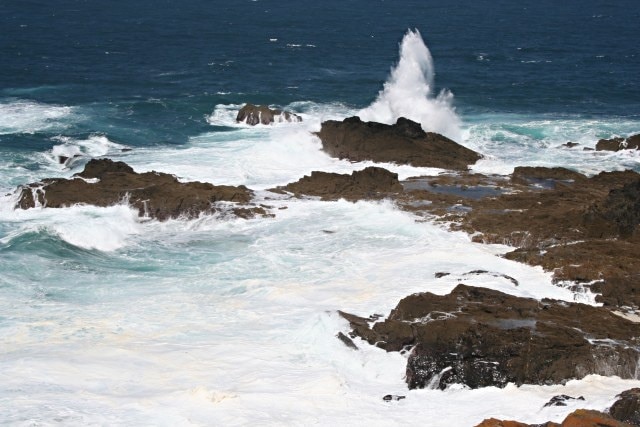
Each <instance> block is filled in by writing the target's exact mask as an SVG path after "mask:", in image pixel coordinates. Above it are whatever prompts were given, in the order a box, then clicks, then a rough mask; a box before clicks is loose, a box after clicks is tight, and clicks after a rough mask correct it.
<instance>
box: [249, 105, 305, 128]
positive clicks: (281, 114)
mask: <svg viewBox="0 0 640 427" xmlns="http://www.w3.org/2000/svg"><path fill="white" fill-rule="evenodd" d="M301 121H302V117H300V116H298V115H297V114H294V113H291V112H289V111H283V110H278V109H271V108H269V107H268V106H266V105H253V104H246V105H244V106H243V107H242V108H241V109H240V111H238V115H237V116H236V122H238V123H246V124H248V125H251V126H255V125H257V124H263V125H269V124H271V123H279V122H301Z"/></svg>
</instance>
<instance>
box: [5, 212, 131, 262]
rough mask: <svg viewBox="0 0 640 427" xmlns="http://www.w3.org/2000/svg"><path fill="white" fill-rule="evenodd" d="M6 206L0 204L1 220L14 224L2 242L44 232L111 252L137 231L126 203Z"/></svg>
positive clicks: (128, 240)
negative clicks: (44, 206)
mask: <svg viewBox="0 0 640 427" xmlns="http://www.w3.org/2000/svg"><path fill="white" fill-rule="evenodd" d="M3 202H9V201H8V200H3ZM8 206H9V203H3V208H2V209H0V220H1V221H3V222H6V223H8V224H11V223H13V224H15V225H16V227H15V229H14V230H13V231H12V232H11V233H10V234H9V235H8V236H4V237H3V238H2V239H0V242H1V243H4V244H9V243H10V242H11V240H12V239H14V238H16V237H17V236H20V235H22V234H24V233H30V232H40V231H44V232H47V233H49V234H51V235H55V236H57V237H59V238H60V239H62V240H64V241H65V242H67V243H69V244H71V245H74V246H77V247H79V248H83V249H97V250H100V251H114V250H117V249H120V248H122V247H125V246H126V245H127V244H128V243H129V242H130V237H131V236H133V235H136V234H138V233H139V232H140V224H139V220H138V213H137V211H135V210H133V209H131V208H130V207H129V206H126V205H116V206H111V207H106V208H100V207H95V206H72V207H68V208H61V209H46V208H42V207H38V208H32V209H27V210H21V209H17V210H13V209H9V208H8Z"/></svg>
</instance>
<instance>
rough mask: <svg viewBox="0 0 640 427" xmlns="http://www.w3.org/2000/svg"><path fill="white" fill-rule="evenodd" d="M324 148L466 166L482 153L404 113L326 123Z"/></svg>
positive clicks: (356, 156) (379, 158)
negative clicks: (381, 119)
mask: <svg viewBox="0 0 640 427" xmlns="http://www.w3.org/2000/svg"><path fill="white" fill-rule="evenodd" d="M317 135H318V137H319V138H320V140H321V141H322V148H323V150H324V151H325V152H327V153H328V154H329V155H330V156H332V157H338V158H341V159H342V158H345V159H349V160H351V161H357V162H359V161H364V160H372V161H374V162H391V163H398V164H409V165H412V166H427V167H436V168H443V169H459V170H464V169H467V167H468V166H469V165H471V164H473V163H475V162H476V161H478V160H479V159H480V158H481V156H480V155H479V154H478V153H476V152H475V151H472V150H469V149H468V148H465V147H463V146H462V145H460V144H458V143H456V142H454V141H452V140H450V139H449V138H447V137H444V136H442V135H439V134H437V133H432V132H424V131H423V130H422V128H421V127H420V124H419V123H416V122H413V121H411V120H409V119H405V118H403V117H401V118H399V119H398V121H397V122H396V124H394V125H386V124H382V123H376V122H363V121H362V120H360V118H359V117H350V118H348V119H345V120H343V121H342V122H339V121H335V120H329V121H326V122H324V123H322V127H321V129H320V132H318V133H317Z"/></svg>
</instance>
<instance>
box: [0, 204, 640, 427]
mask: <svg viewBox="0 0 640 427" xmlns="http://www.w3.org/2000/svg"><path fill="white" fill-rule="evenodd" d="M273 203H274V204H275V205H276V207H278V206H281V205H286V206H288V209H284V210H278V211H277V212H278V215H277V217H276V218H273V219H254V220H250V221H245V220H232V221H220V220H215V219H213V218H207V217H203V218H200V219H199V220H197V221H192V222H188V223H185V222H184V221H178V220H172V221H168V222H165V223H157V222H147V223H142V224H137V223H136V224H137V225H135V227H137V229H138V231H139V233H133V234H129V237H128V238H129V239H130V246H128V247H127V249H124V248H123V249H121V250H120V251H117V252H115V253H114V254H113V255H112V256H111V257H110V258H98V259H97V261H96V260H92V259H91V258H85V259H83V260H82V261H83V263H78V264H73V263H68V262H70V261H73V260H72V259H70V260H65V259H61V261H64V262H65V265H66V266H67V267H66V268H63V269H59V268H56V269H54V270H53V271H50V272H48V273H47V274H46V275H43V276H42V277H39V280H37V281H26V282H25V281H24V279H23V281H22V283H20V284H17V283H13V281H14V280H15V281H18V280H20V278H21V277H23V276H21V275H16V274H13V273H12V270H10V269H8V268H7V267H8V265H7V264H6V261H4V259H1V260H0V262H2V263H4V264H2V265H3V266H4V267H5V268H7V273H8V274H6V275H4V276H3V278H2V280H3V283H4V285H5V286H4V287H0V292H3V293H4V292H7V291H8V289H19V290H20V291H19V293H18V294H16V295H14V296H13V298H0V312H2V313H3V316H6V317H8V318H10V319H11V321H10V322H5V323H4V325H3V330H2V331H3V332H2V333H1V334H0V346H1V348H2V349H3V357H2V358H0V380H1V383H2V388H1V390H0V404H2V405H3V407H4V408H6V410H5V411H2V413H0V423H8V424H11V423H17V424H20V423H26V422H29V421H32V422H39V421H38V420H45V421H46V420H50V419H58V420H60V422H61V423H66V424H78V423H80V424H99V423H102V424H112V425H114V424H115V425H117V424H127V425H132V424H160V425H166V424H180V425H192V424H193V425H202V424H210V423H211V422H214V423H215V424H220V425H247V424H260V425H283V424H286V425H306V424H309V423H315V424H319V425H356V424H363V423H366V424H370V425H380V426H382V425H385V426H387V425H415V424H417V423H420V424H422V423H423V422H424V417H425V414H428V417H429V420H430V422H429V424H430V425H433V426H445V425H446V426H449V425H474V424H476V423H478V422H479V421H480V420H482V419H483V418H485V417H488V416H501V417H505V418H511V419H513V418H517V419H520V420H523V421H528V422H542V421H547V420H550V419H551V420H558V419H561V418H562V417H564V416H565V415H566V414H567V413H569V412H571V411H572V410H573V409H574V408H575V405H573V404H569V406H568V407H554V408H549V409H542V406H543V404H544V403H546V402H547V401H548V400H549V399H550V398H551V397H552V396H554V395H557V394H570V395H583V396H585V399H586V400H585V401H584V402H580V406H581V407H587V408H595V409H604V408H605V407H606V406H607V405H608V404H610V402H611V400H612V399H613V398H614V396H615V395H616V394H617V393H619V392H620V391H622V390H624V389H626V388H630V387H633V386H638V385H639V384H640V383H639V382H638V381H622V380H620V379H617V378H603V377H596V376H591V377H587V378H585V379H583V380H581V381H571V382H569V383H568V384H567V385H566V386H549V387H534V386H523V387H520V388H516V387H513V386H509V387H507V389H506V390H500V389H496V388H486V389H482V390H466V389H463V388H460V387H454V388H452V389H450V390H447V391H444V392H442V391H437V390H415V391H409V390H407V388H406V385H405V383H404V380H403V376H404V367H405V363H406V360H405V359H404V357H403V356H402V355H400V354H398V353H386V352H385V351H383V350H381V349H378V348H375V347H373V346H369V345H367V344H364V343H362V342H361V341H359V340H356V342H357V344H358V345H359V346H360V347H361V349H360V351H353V350H351V349H348V348H347V347H346V346H344V345H343V344H342V343H341V342H340V341H338V340H337V339H336V338H335V334H336V333H337V332H338V331H346V330H347V329H348V325H347V322H346V321H344V320H343V319H341V318H340V317H339V316H338V315H337V314H336V313H335V310H336V309H343V310H345V311H348V312H353V313H355V314H360V315H368V314H371V313H383V314H386V313H388V311H389V310H390V309H391V308H392V307H393V306H394V305H395V304H396V303H397V301H398V300H399V299H400V298H401V297H403V296H405V295H407V294H410V293H412V292H417V291H427V290H428V291H432V292H436V293H445V292H448V291H450V290H451V289H452V288H453V287H454V286H455V285H456V284H457V283H458V281H459V280H463V281H465V282H466V283H468V284H471V285H477V286H486V287H490V288H494V289H499V290H503V291H507V292H511V293H515V294H517V295H522V296H533V297H537V298H540V297H553V298H560V299H564V300H571V298H572V295H571V293H570V292H569V291H567V290H566V289H562V288H558V287H555V286H553V285H552V284H551V278H550V275H549V274H548V273H544V272H542V270H541V269H539V268H534V267H530V266H526V265H523V264H518V263H515V262H512V261H509V260H506V259H503V258H499V257H496V256H495V254H496V253H501V252H503V251H504V250H506V248H504V247H498V246H488V245H479V244H472V243H470V241H469V238H468V236H466V235H465V234H463V233H450V232H447V231H445V230H444V229H442V228H440V227H438V226H436V225H433V224H429V223H417V222H415V221H414V218H413V217H412V216H411V215H410V214H408V213H404V212H400V211H398V210H396V209H395V208H394V207H393V205H392V204H390V203H384V202H383V203H370V202H360V203H357V204H353V203H348V202H344V201H338V202H314V201H304V200H298V201H296V200H293V201H288V202H284V201H280V202H273ZM76 209H77V208H76ZM52 211H53V210H52ZM34 212H35V210H34ZM56 212H59V213H60V214H59V215H58V219H63V218H64V217H65V216H67V215H76V214H77V212H76V213H74V212H73V210H67V211H57V210H56ZM104 212H106V211H104ZM38 214H40V215H41V214H42V213H38ZM119 215H120V213H117V212H111V216H113V218H121V217H120V216H119ZM80 219H86V218H81V217H78V216H76V217H75V219H74V220H73V221H70V224H69V225H73V224H75V223H76V222H77V221H78V220H80ZM51 220H53V216H52V218H51ZM39 221H40V222H43V221H49V219H46V218H40V219H39ZM16 224H17V223H16ZM88 227H89V226H88ZM86 231H87V233H89V234H91V233H93V231H91V230H89V229H88V228H87V229H86ZM452 253H453V254H456V256H451V254H452ZM111 259H112V261H111ZM39 260H40V261H39V262H46V261H45V260H42V259H39ZM123 266H128V267H127V268H123ZM40 267H42V266H40ZM479 268H482V269H487V270H490V271H496V272H500V273H503V274H507V275H509V276H512V277H514V278H516V279H517V280H518V281H519V282H520V286H518V287H515V286H513V284H512V283H510V282H509V281H507V280H503V279H502V278H500V277H494V276H490V275H476V276H463V274H464V273H465V272H467V271H469V270H473V269H479ZM438 271H448V272H451V273H452V274H451V277H449V276H445V277H443V278H441V279H435V277H434V274H435V272H438ZM7 284H10V286H9V287H7ZM386 394H399V395H405V396H407V398H406V399H404V400H402V401H398V402H384V401H383V400H382V396H384V395H386ZM479 401H481V402H482V405H479V404H477V402H479ZM9 402H10V403H11V404H9ZM452 408H453V409H455V410H452Z"/></svg>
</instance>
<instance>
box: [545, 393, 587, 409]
mask: <svg viewBox="0 0 640 427" xmlns="http://www.w3.org/2000/svg"><path fill="white" fill-rule="evenodd" d="M572 400H584V397H582V396H580V397H571V396H567V395H566V394H559V395H558V396H553V397H552V398H551V399H550V400H549V401H548V402H547V403H545V404H544V407H545V408H547V407H549V406H567V403H566V402H570V401H572Z"/></svg>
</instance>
